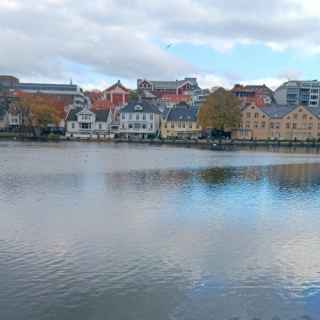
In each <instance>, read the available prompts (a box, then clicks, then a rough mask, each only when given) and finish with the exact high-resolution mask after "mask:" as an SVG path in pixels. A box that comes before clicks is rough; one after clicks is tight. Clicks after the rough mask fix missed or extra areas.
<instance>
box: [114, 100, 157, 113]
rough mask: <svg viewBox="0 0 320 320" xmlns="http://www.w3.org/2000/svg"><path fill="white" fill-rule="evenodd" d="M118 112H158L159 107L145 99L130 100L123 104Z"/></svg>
mask: <svg viewBox="0 0 320 320" xmlns="http://www.w3.org/2000/svg"><path fill="white" fill-rule="evenodd" d="M120 112H144V113H158V114H160V111H159V109H158V108H157V106H155V105H154V104H152V103H149V102H147V101H144V100H141V101H130V102H129V103H128V104H127V105H125V106H124V107H123V108H122V109H121V111H120Z"/></svg>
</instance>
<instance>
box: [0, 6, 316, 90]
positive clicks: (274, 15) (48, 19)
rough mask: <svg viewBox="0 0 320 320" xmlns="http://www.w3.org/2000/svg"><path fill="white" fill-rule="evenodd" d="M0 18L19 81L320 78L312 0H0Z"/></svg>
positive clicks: (5, 69) (5, 55) (227, 82)
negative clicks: (189, 77)
mask: <svg viewBox="0 0 320 320" xmlns="http://www.w3.org/2000/svg"><path fill="white" fill-rule="evenodd" d="M0 22H1V28H0V41H1V42H0V43H1V45H0V74H12V75H16V76H18V77H19V78H20V79H21V81H48V82H54V81H59V82H68V81H70V79H71V78H72V79H73V81H74V82H76V83H79V84H80V85H82V86H84V87H87V88H94V87H97V88H103V87H104V86H107V85H109V84H111V83H112V82H113V81H115V80H118V79H121V80H122V81H123V82H124V83H125V84H127V85H129V86H134V85H135V82H136V79H137V78H139V77H143V78H149V79H169V80H171V79H177V78H182V77H185V76H197V77H198V78H199V81H200V84H201V85H202V86H203V87H207V86H209V87H211V86H216V85H224V86H231V85H232V84H234V83H235V82H242V83H254V82H256V83H266V84H268V85H270V86H272V87H276V86H277V85H279V84H280V83H281V82H282V81H285V80H286V79H287V78H304V79H317V78H320V77H319V72H320V68H319V66H320V64H319V61H320V37H319V31H320V2H319V0H303V1H302V0H254V1H252V0H237V1H235V0H90V1H88V0H77V1H76V0H0Z"/></svg>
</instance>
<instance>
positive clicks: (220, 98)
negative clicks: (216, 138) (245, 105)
mask: <svg viewBox="0 0 320 320" xmlns="http://www.w3.org/2000/svg"><path fill="white" fill-rule="evenodd" d="M240 117H241V113H240V100H239V99H238V98H237V97H235V96H234V95H233V94H232V93H231V92H229V91H227V90H225V89H223V88H219V89H218V90H216V91H215V92H214V93H212V94H210V95H209V96H208V98H207V100H206V101H205V102H204V103H203V104H202V106H201V107H200V111H199V114H198V122H199V124H200V126H201V127H202V128H203V129H211V130H219V131H229V130H231V129H233V128H236V127H238V126H239V124H240Z"/></svg>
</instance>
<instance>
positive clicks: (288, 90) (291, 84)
mask: <svg viewBox="0 0 320 320" xmlns="http://www.w3.org/2000/svg"><path fill="white" fill-rule="evenodd" d="M274 97H275V100H276V102H277V103H278V104H288V105H291V106H297V105H303V106H306V107H310V108H312V107H319V106H320V81H317V80H314V81H288V82H285V83H284V84H282V85H281V86H280V87H279V88H278V89H277V90H276V91H275V94H274Z"/></svg>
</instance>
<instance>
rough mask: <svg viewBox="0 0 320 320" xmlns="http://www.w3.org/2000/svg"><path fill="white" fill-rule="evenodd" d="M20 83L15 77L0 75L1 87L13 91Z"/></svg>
mask: <svg viewBox="0 0 320 320" xmlns="http://www.w3.org/2000/svg"><path fill="white" fill-rule="evenodd" d="M18 83H19V79H18V78H16V77H13V76H6V75H0V86H1V87H3V88H4V89H7V90H12V89H14V88H15V87H16V85H17V84H18Z"/></svg>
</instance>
